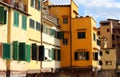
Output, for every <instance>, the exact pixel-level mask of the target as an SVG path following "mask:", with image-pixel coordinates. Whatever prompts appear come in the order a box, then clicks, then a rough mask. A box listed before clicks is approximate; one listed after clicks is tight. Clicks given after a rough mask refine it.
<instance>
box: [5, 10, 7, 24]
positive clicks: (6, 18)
mask: <svg viewBox="0 0 120 77" xmlns="http://www.w3.org/2000/svg"><path fill="white" fill-rule="evenodd" d="M6 23H7V10H4V24H6Z"/></svg>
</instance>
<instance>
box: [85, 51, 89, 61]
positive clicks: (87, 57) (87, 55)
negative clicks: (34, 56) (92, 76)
mask: <svg viewBox="0 0 120 77" xmlns="http://www.w3.org/2000/svg"><path fill="white" fill-rule="evenodd" d="M85 56H86V60H89V52H85Z"/></svg>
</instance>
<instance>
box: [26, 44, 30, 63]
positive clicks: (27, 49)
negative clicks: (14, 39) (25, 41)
mask: <svg viewBox="0 0 120 77" xmlns="http://www.w3.org/2000/svg"><path fill="white" fill-rule="evenodd" d="M30 58H31V47H30V45H26V61H27V62H30Z"/></svg>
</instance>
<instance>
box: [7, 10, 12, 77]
mask: <svg viewBox="0 0 120 77" xmlns="http://www.w3.org/2000/svg"><path fill="white" fill-rule="evenodd" d="M11 13H12V9H11V8H8V25H7V26H8V27H7V43H10V42H11V18H12V17H11V15H12V14H11ZM6 76H7V77H10V60H7V61H6Z"/></svg>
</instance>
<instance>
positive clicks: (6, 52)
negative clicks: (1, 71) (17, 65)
mask: <svg viewBox="0 0 120 77" xmlns="http://www.w3.org/2000/svg"><path fill="white" fill-rule="evenodd" d="M10 52H11V46H10V44H8V43H4V44H3V59H7V60H10Z"/></svg>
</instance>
